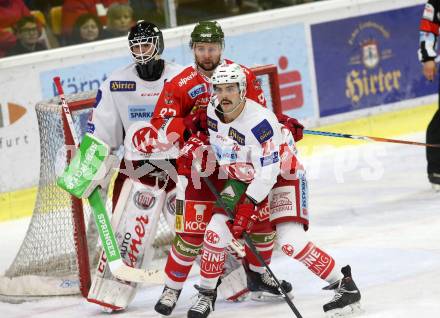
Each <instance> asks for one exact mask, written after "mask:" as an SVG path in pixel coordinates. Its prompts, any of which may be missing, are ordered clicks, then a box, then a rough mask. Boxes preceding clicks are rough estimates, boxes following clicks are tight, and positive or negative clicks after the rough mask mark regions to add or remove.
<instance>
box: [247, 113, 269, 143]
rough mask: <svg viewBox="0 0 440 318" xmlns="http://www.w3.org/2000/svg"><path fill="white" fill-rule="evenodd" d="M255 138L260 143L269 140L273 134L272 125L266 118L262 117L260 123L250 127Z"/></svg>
mask: <svg viewBox="0 0 440 318" xmlns="http://www.w3.org/2000/svg"><path fill="white" fill-rule="evenodd" d="M251 130H252V133H253V134H254V136H255V138H257V140H258V141H259V142H260V143H261V144H262V143H263V142H265V141H267V140H269V139H270V138H272V136H273V129H272V126H271V125H270V124H269V122H268V121H267V119H264V120H263V121H262V122H261V123H259V124H258V125H257V126H255V127H254V128H252V129H251Z"/></svg>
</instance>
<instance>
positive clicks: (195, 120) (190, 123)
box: [183, 107, 208, 134]
mask: <svg viewBox="0 0 440 318" xmlns="http://www.w3.org/2000/svg"><path fill="white" fill-rule="evenodd" d="M207 119H208V115H207V114H206V107H201V108H199V109H197V110H196V111H195V112H194V113H191V114H189V115H188V116H186V117H185V118H184V119H183V124H184V125H185V128H186V130H187V131H188V132H189V133H190V134H195V133H197V132H199V131H201V132H203V133H207V132H208V123H207Z"/></svg>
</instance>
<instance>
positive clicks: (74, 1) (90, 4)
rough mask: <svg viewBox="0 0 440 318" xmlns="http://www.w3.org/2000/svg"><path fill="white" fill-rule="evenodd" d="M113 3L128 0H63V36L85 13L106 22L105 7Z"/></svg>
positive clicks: (70, 30)
mask: <svg viewBox="0 0 440 318" xmlns="http://www.w3.org/2000/svg"><path fill="white" fill-rule="evenodd" d="M0 1H1V0H0ZM113 3H128V0H65V1H64V4H63V30H62V34H63V36H64V37H67V36H70V34H71V33H72V28H73V25H74V24H75V21H76V19H78V17H79V16H80V15H82V14H85V13H91V14H94V15H96V16H97V17H99V20H100V21H101V24H103V25H104V24H106V14H107V8H108V7H109V6H110V5H111V4H113Z"/></svg>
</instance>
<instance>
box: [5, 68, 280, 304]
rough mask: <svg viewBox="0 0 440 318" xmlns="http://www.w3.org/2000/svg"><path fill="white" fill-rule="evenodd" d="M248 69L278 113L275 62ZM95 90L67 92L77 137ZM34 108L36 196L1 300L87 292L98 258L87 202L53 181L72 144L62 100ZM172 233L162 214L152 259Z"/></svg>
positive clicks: (164, 248)
mask: <svg viewBox="0 0 440 318" xmlns="http://www.w3.org/2000/svg"><path fill="white" fill-rule="evenodd" d="M251 69H252V70H253V71H254V73H255V75H257V78H258V80H259V82H260V84H261V86H262V88H263V90H264V92H265V97H266V99H267V101H268V107H272V109H273V111H274V112H281V99H280V92H279V82H278V71H277V67H276V66H275V65H264V66H258V67H253V68H251ZM96 93H97V92H96V91H90V92H84V93H79V94H70V95H66V96H65V98H66V101H67V102H68V104H69V108H70V112H71V114H72V117H73V121H74V125H75V130H76V133H77V135H78V136H81V138H82V136H83V135H84V133H85V132H86V128H87V121H88V118H89V115H90V113H91V111H92V110H93V105H94V102H95V96H96ZM35 109H36V113H37V119H38V127H39V135H40V176H39V184H38V192H37V199H36V202H35V206H34V209H33V213H32V217H31V220H30V224H29V227H28V229H27V232H26V235H25V238H24V239H23V242H22V244H21V247H20V249H19V251H18V252H17V255H16V256H15V259H14V261H13V262H12V264H11V265H10V267H9V268H8V269H7V270H6V272H5V273H4V274H3V276H0V301H1V300H3V301H9V302H20V301H26V300H27V299H30V298H35V297H44V296H61V295H78V294H81V295H82V296H83V297H86V296H87V294H88V290H89V288H90V284H91V276H92V274H93V271H94V270H95V268H96V264H97V261H98V259H97V258H98V257H97V256H98V255H99V253H97V252H98V251H97V234H96V231H93V229H94V228H93V227H94V222H93V216H91V213H90V208H89V206H88V204H87V203H86V201H83V200H81V199H77V198H74V197H72V196H70V195H69V194H68V193H67V192H65V191H63V190H62V189H60V188H58V186H57V185H56V177H57V175H59V174H60V172H61V171H62V170H63V169H64V167H65V166H66V164H67V163H68V162H69V160H70V156H71V154H72V149H74V142H73V138H72V135H71V134H70V129H69V128H68V124H67V121H66V118H65V116H63V111H62V106H61V104H60V99H59V97H55V98H52V99H50V100H46V101H42V102H39V103H37V105H36V107H35ZM109 202H111V200H109ZM167 204H172V203H170V202H167ZM110 207H111V206H108V208H109V209H110ZM173 236H174V235H173V231H172V230H171V229H170V228H169V227H168V222H167V221H166V219H165V216H164V215H163V214H162V215H161V219H160V221H159V225H158V231H157V233H156V237H155V241H154V246H155V258H158V257H165V256H166V255H167V249H168V248H169V244H171V242H172V239H173Z"/></svg>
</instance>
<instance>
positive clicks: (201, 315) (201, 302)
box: [188, 285, 217, 318]
mask: <svg viewBox="0 0 440 318" xmlns="http://www.w3.org/2000/svg"><path fill="white" fill-rule="evenodd" d="M194 287H195V288H196V289H197V290H198V291H199V294H198V295H197V301H196V303H195V304H194V305H192V307H191V308H190V309H189V310H188V318H206V317H208V316H209V314H210V313H211V312H212V311H214V305H215V300H216V299H217V289H203V288H201V287H199V286H197V285H195V286H194Z"/></svg>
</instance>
